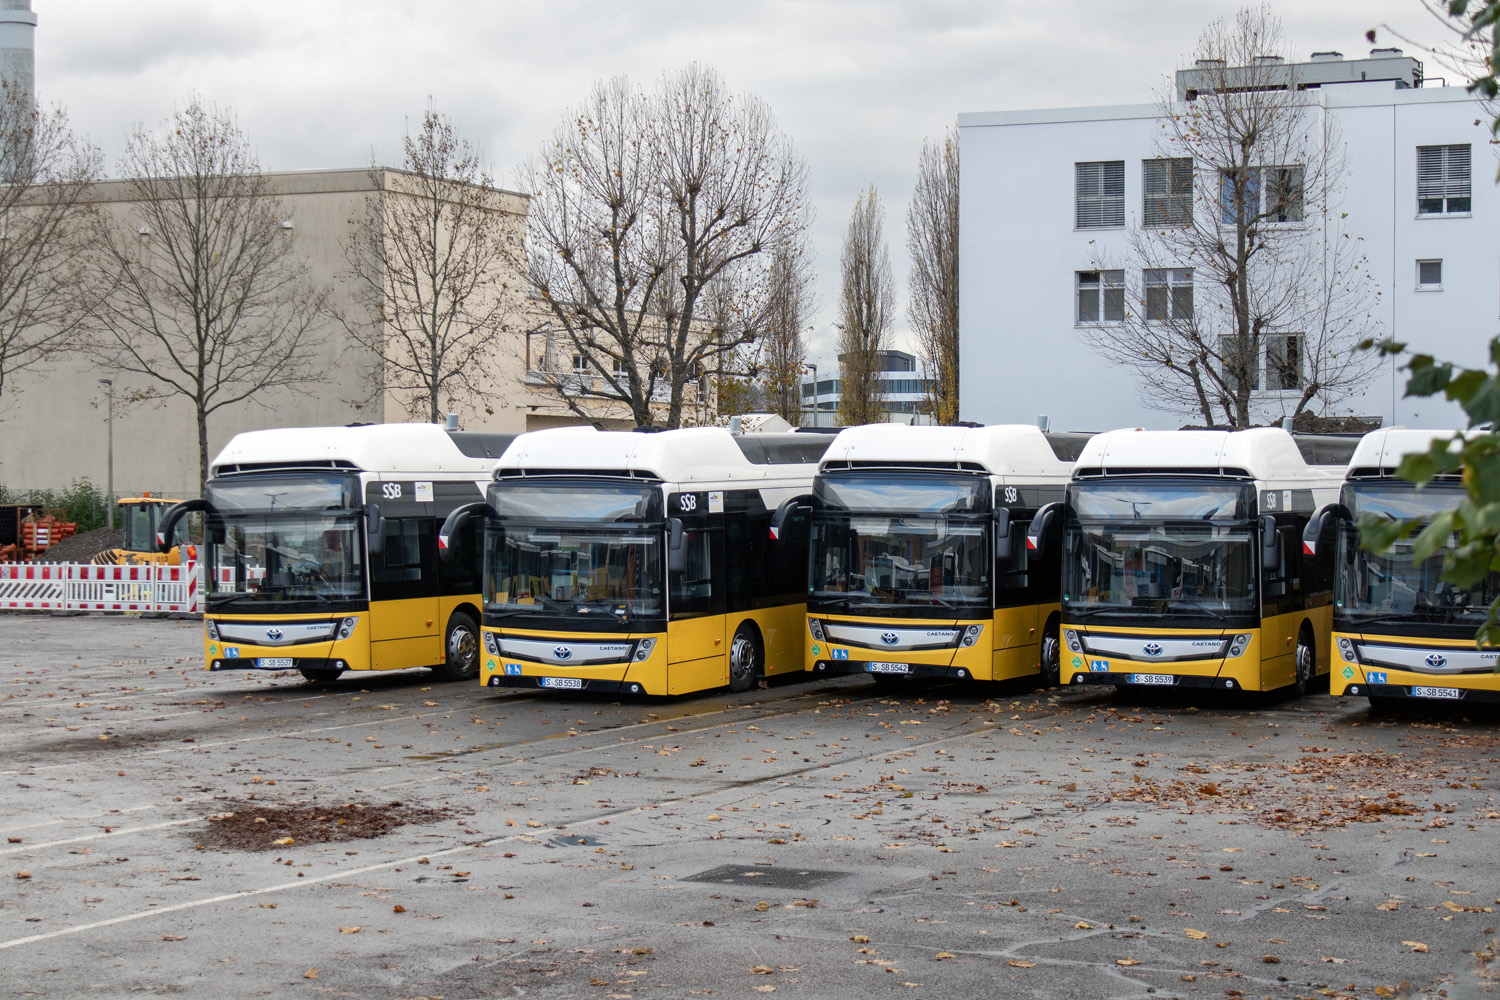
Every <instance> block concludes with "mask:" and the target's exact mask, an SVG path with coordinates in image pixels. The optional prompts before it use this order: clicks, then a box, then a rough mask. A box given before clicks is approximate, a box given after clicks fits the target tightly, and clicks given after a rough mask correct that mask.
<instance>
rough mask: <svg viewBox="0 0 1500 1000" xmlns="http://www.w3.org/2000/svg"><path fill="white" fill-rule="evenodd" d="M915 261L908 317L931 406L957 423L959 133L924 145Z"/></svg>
mask: <svg viewBox="0 0 1500 1000" xmlns="http://www.w3.org/2000/svg"><path fill="white" fill-rule="evenodd" d="M906 249H907V252H908V254H909V255H910V257H911V275H910V277H909V278H908V279H907V295H908V296H909V298H908V302H907V307H906V315H907V319H908V321H910V323H911V328H912V330H913V331H914V332H915V333H916V337H917V350H918V352H919V353H920V354H921V356H922V367H923V368H924V369H925V371H926V373H927V378H928V382H929V389H928V391H927V405H928V407H929V409H930V410H931V412H932V416H933V419H934V420H936V421H937V422H938V423H940V424H956V423H958V130H957V129H956V128H949V129H948V131H947V133H946V134H945V135H944V136H943V138H942V141H941V142H924V143H922V155H921V156H920V158H919V159H918V161H917V190H916V192H915V194H913V195H912V200H911V204H910V206H908V208H907V211H906Z"/></svg>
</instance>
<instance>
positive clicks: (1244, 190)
mask: <svg viewBox="0 0 1500 1000" xmlns="http://www.w3.org/2000/svg"><path fill="white" fill-rule="evenodd" d="M1241 177H1243V178H1244V180H1243V182H1241V181H1240V178H1241ZM1302 180H1303V170H1302V168H1301V167H1300V166H1290V167H1248V168H1246V169H1245V170H1243V171H1241V170H1221V171H1220V172H1219V210H1220V221H1222V222H1223V224H1224V225H1226V226H1232V225H1235V220H1236V219H1241V220H1243V221H1244V224H1245V225H1247V226H1249V225H1253V224H1254V223H1255V222H1256V221H1257V220H1261V221H1265V222H1301V221H1302V217H1303V191H1302Z"/></svg>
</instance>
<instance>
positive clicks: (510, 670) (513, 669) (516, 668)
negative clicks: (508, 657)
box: [505, 663, 521, 677]
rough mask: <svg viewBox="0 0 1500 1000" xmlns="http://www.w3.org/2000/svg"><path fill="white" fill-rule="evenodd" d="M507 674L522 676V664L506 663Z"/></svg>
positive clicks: (509, 675)
mask: <svg viewBox="0 0 1500 1000" xmlns="http://www.w3.org/2000/svg"><path fill="white" fill-rule="evenodd" d="M505 676H507V677H520V676H521V665H520V664H519V663H507V664H506V665H505Z"/></svg>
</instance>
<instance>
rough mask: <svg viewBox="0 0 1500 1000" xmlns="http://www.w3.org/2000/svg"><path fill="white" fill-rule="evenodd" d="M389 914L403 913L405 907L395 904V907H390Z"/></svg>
mask: <svg viewBox="0 0 1500 1000" xmlns="http://www.w3.org/2000/svg"><path fill="white" fill-rule="evenodd" d="M391 912H392V913H405V912H406V907H404V906H402V905H401V904H400V903H397V904H396V905H395V906H393V907H391Z"/></svg>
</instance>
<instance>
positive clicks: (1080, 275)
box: [958, 49, 1500, 430]
mask: <svg viewBox="0 0 1500 1000" xmlns="http://www.w3.org/2000/svg"><path fill="white" fill-rule="evenodd" d="M1286 70H1287V72H1288V74H1292V73H1295V74H1296V76H1295V79H1297V80H1298V81H1299V84H1300V86H1299V89H1304V90H1305V96H1306V99H1307V101H1308V102H1309V111H1310V113H1311V114H1315V115H1317V116H1319V117H1318V120H1319V122H1320V123H1321V121H1322V120H1323V118H1324V117H1326V119H1327V120H1328V122H1329V123H1330V124H1332V125H1333V126H1334V128H1333V130H1332V131H1333V132H1334V134H1336V135H1338V137H1339V141H1340V142H1342V143H1343V144H1344V146H1345V152H1346V154H1347V163H1348V166H1347V172H1346V174H1345V176H1344V184H1343V186H1342V192H1341V194H1342V197H1341V200H1340V203H1339V204H1338V206H1337V208H1338V210H1339V211H1340V212H1342V213H1347V214H1346V215H1345V217H1344V219H1343V225H1344V226H1345V228H1346V229H1348V230H1349V231H1350V232H1351V233H1353V234H1355V235H1357V236H1359V237H1362V238H1363V240H1364V244H1363V247H1364V252H1365V254H1366V256H1367V258H1368V265H1369V269H1370V271H1371V273H1372V274H1373V276H1374V279H1375V281H1376V283H1377V285H1378V287H1379V291H1380V293H1381V294H1380V295H1379V297H1378V300H1377V302H1376V305H1375V307H1374V311H1373V313H1372V317H1371V318H1372V319H1373V320H1374V321H1375V324H1376V325H1377V326H1378V327H1379V329H1380V332H1381V333H1383V334H1384V335H1389V336H1394V337H1396V338H1397V339H1399V340H1403V341H1405V342H1407V343H1408V344H1410V345H1411V347H1412V349H1413V350H1415V351H1417V352H1422V353H1428V354H1432V355H1434V356H1435V357H1437V358H1439V359H1446V360H1453V361H1456V362H1458V363H1461V364H1465V365H1468V366H1470V367H1480V366H1483V365H1484V364H1485V362H1486V357H1485V350H1484V348H1485V345H1486V344H1487V342H1488V340H1489V338H1490V337H1491V336H1493V335H1494V334H1495V333H1496V332H1497V330H1500V323H1497V317H1500V281H1497V278H1500V226H1497V225H1496V220H1497V219H1500V189H1497V188H1496V185H1495V183H1494V176H1495V166H1496V164H1495V156H1494V154H1493V153H1492V152H1491V150H1492V148H1493V147H1491V146H1490V145H1489V138H1490V136H1489V117H1488V115H1486V114H1485V113H1484V112H1483V111H1482V109H1481V108H1480V107H1479V106H1478V105H1477V104H1476V102H1475V101H1474V100H1473V98H1472V97H1471V96H1470V95H1469V94H1468V93H1467V92H1466V91H1465V90H1464V88H1463V87H1461V86H1453V87H1446V86H1440V87H1424V86H1423V85H1422V84H1423V80H1422V69H1421V64H1420V63H1419V62H1417V61H1416V60H1414V59H1410V58H1407V57H1403V56H1402V55H1401V53H1400V51H1399V50H1393V49H1381V50H1375V51H1374V52H1372V53H1371V58H1369V59H1351V60H1345V59H1343V58H1342V57H1341V56H1339V54H1338V53H1317V54H1315V56H1314V59H1313V61H1312V62H1309V63H1303V64H1298V65H1296V66H1287V67H1286ZM1194 73H1195V71H1194V70H1187V71H1183V72H1181V73H1179V74H1178V81H1177V82H1178V96H1179V98H1188V99H1192V98H1193V97H1195V96H1196V94H1195V93H1194V92H1193V85H1194V82H1195V80H1194ZM1158 114H1159V110H1158V107H1157V106H1156V105H1155V104H1137V105H1123V106H1110V107H1091V108H1067V109H1058V110H1031V111H1000V112H984V113H973V114H961V115H959V116H958V124H959V129H960V135H961V144H960V148H961V150H962V157H963V159H962V172H963V179H964V182H963V190H962V197H961V205H960V233H961V236H960V259H961V261H962V269H961V274H960V314H961V316H962V328H961V347H960V351H961V356H962V358H963V361H964V364H963V367H962V370H961V376H960V410H961V416H962V417H963V419H965V420H974V421H979V422H982V423H1006V422H1027V423H1029V422H1031V421H1032V420H1034V419H1035V418H1036V417H1037V416H1038V415H1041V414H1046V415H1048V416H1049V417H1050V419H1051V424H1052V426H1054V427H1058V428H1070V429H1078V430H1084V429H1088V430H1104V429H1108V428H1111V427H1120V426H1134V425H1138V426H1143V427H1148V428H1175V427H1178V426H1181V425H1183V424H1185V423H1199V422H1201V417H1196V416H1195V415H1194V414H1191V413H1172V412H1164V411H1162V410H1159V409H1153V408H1151V407H1149V406H1147V405H1146V403H1145V402H1144V399H1145V398H1148V397H1149V396H1150V394H1151V393H1152V392H1153V386H1152V385H1149V384H1147V385H1142V384H1141V382H1142V379H1141V378H1140V377H1139V376H1137V375H1136V374H1135V373H1134V372H1130V371H1125V370H1122V369H1118V368H1112V367H1111V366H1110V365H1109V364H1108V363H1107V362H1106V361H1105V360H1104V359H1103V358H1102V357H1101V356H1100V355H1098V354H1097V353H1096V352H1095V351H1094V350H1093V349H1091V348H1090V347H1089V346H1088V345H1087V344H1086V343H1085V341H1084V338H1083V335H1084V334H1085V333H1095V332H1097V331H1098V328H1099V327H1101V326H1108V324H1109V323H1110V322H1111V319H1112V317H1111V315H1110V313H1111V312H1112V306H1113V302H1114V301H1115V300H1114V299H1113V298H1112V294H1113V295H1118V294H1119V293H1118V292H1114V291H1113V290H1112V289H1111V288H1110V287H1109V286H1110V285H1111V282H1112V280H1123V283H1124V287H1125V289H1126V290H1128V291H1129V292H1130V294H1131V295H1132V296H1134V297H1135V299H1136V300H1137V301H1138V300H1139V299H1140V297H1141V286H1142V284H1143V283H1144V274H1143V273H1142V271H1141V270H1139V269H1137V270H1136V271H1135V273H1130V272H1129V271H1124V272H1121V271H1111V272H1106V273H1102V274H1101V270H1100V266H1099V264H1098V263H1097V261H1099V260H1101V259H1103V260H1108V259H1122V258H1126V257H1128V254H1127V242H1128V236H1129V233H1130V232H1131V230H1132V229H1133V228H1134V227H1138V226H1140V225H1141V220H1142V218H1143V215H1144V214H1145V212H1146V210H1147V208H1148V204H1147V198H1146V194H1145V191H1144V188H1143V179H1144V177H1145V175H1146V173H1147V172H1148V171H1152V172H1153V173H1159V171H1160V170H1161V169H1162V168H1161V164H1163V163H1169V162H1171V161H1163V160H1161V159H1159V158H1160V157H1161V156H1162V153H1161V152H1160V151H1158V149H1157V148H1156V146H1155V144H1154V141H1155V138H1156V136H1157V135H1158V134H1159V133H1160V131H1161V126H1160V123H1159V120H1158V117H1157V116H1158ZM1419 164H1420V166H1419ZM1202 173H1203V172H1202V171H1199V174H1200V176H1198V177H1197V178H1196V183H1197V184H1199V185H1203V184H1208V183H1214V181H1213V179H1210V178H1205V177H1203V176H1201V174H1202ZM1085 179H1093V180H1092V182H1091V184H1085V183H1084V181H1085ZM1200 191H1201V188H1200ZM1116 275H1119V276H1120V277H1119V278H1116V277H1115V276H1116ZM1189 294H1191V293H1190V292H1189ZM1276 343H1277V341H1275V340H1274V339H1272V340H1269V341H1268V345H1275V344H1276ZM1268 349H1269V350H1272V351H1274V350H1277V349H1278V348H1276V347H1275V346H1268ZM1258 363H1259V364H1260V366H1261V371H1264V372H1267V373H1268V374H1269V373H1270V372H1271V371H1272V370H1273V369H1275V368H1276V366H1277V365H1278V364H1284V363H1285V359H1284V358H1280V357H1276V356H1274V355H1273V356H1271V357H1267V358H1262V359H1259V362H1258ZM1405 378H1406V375H1405V373H1404V372H1398V371H1397V370H1396V365H1395V363H1393V362H1390V361H1387V362H1385V363H1384V364H1383V365H1382V366H1381V368H1380V369H1379V371H1378V372H1377V374H1376V375H1375V376H1374V377H1373V379H1372V380H1371V381H1370V382H1369V384H1368V387H1367V389H1366V390H1365V391H1364V393H1363V394H1362V395H1358V396H1355V397H1353V398H1350V399H1348V400H1346V401H1345V402H1344V403H1343V404H1342V405H1340V406H1338V407H1337V410H1336V411H1331V415H1332V413H1333V412H1337V413H1350V412H1352V413H1354V414H1358V415H1367V416H1378V417H1381V418H1383V420H1384V421H1385V422H1386V424H1387V425H1389V424H1392V423H1396V424H1408V425H1414V426H1427V427H1439V426H1458V425H1461V424H1462V421H1463V416H1462V411H1461V410H1460V409H1459V408H1458V407H1457V406H1456V405H1453V404H1449V403H1447V402H1445V401H1443V400H1441V399H1437V400H1431V399H1402V398H1401V395H1402V392H1403V390H1404V385H1405ZM1265 381H1266V382H1268V383H1269V382H1270V381H1272V380H1271V379H1269V378H1268V379H1266V380H1265ZM1289 395H1290V396H1291V398H1292V400H1293V402H1295V398H1296V396H1297V395H1299V394H1298V393H1296V392H1291V393H1290V394H1289ZM1275 397H1276V393H1275V392H1273V391H1272V390H1263V391H1262V392H1260V393H1258V394H1257V401H1258V403H1259V404H1260V405H1258V406H1257V408H1256V412H1257V413H1262V414H1264V413H1274V411H1275V410H1276V408H1277V406H1278V405H1280V403H1281V400H1279V399H1278V398H1275Z"/></svg>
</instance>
